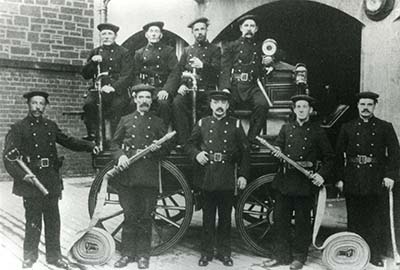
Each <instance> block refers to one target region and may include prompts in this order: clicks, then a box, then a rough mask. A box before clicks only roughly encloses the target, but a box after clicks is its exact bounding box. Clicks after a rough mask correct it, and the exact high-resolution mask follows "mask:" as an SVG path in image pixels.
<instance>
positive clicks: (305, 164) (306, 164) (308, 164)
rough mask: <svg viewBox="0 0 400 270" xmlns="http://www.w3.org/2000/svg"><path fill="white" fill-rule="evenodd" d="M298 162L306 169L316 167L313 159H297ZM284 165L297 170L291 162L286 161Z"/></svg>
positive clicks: (288, 168)
mask: <svg viewBox="0 0 400 270" xmlns="http://www.w3.org/2000/svg"><path fill="white" fill-rule="evenodd" d="M296 163H297V164H299V165H300V166H301V167H303V168H305V169H313V168H314V163H313V162H312V161H296ZM283 166H284V168H285V169H287V170H293V169H295V170H297V169H296V168H295V167H293V166H292V165H290V164H289V163H284V164H283Z"/></svg>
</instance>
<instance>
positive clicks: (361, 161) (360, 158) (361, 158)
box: [357, 155, 367, 165]
mask: <svg viewBox="0 0 400 270" xmlns="http://www.w3.org/2000/svg"><path fill="white" fill-rule="evenodd" d="M357 157H358V163H359V164H361V165H365V164H367V156H365V155H358V156H357Z"/></svg>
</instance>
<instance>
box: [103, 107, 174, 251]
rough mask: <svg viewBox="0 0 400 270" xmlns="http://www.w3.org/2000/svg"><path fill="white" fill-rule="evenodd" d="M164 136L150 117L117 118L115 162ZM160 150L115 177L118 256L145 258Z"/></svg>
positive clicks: (159, 122) (162, 151) (161, 127)
mask: <svg viewBox="0 0 400 270" xmlns="http://www.w3.org/2000/svg"><path fill="white" fill-rule="evenodd" d="M165 133H166V127H165V125H164V123H163V121H162V120H161V119H160V118H158V117H157V116H154V115H153V114H152V113H145V114H144V115H141V114H140V113H139V112H137V111H135V112H134V113H132V114H128V115H126V116H123V117H122V118H121V121H120V122H119V124H118V127H117V130H116V131H115V134H114V137H113V139H112V141H111V150H112V151H113V156H114V158H115V159H117V160H118V158H119V157H120V156H121V155H123V154H125V155H127V156H128V157H131V156H133V155H135V154H136V153H137V151H140V150H142V149H144V148H146V147H148V146H150V145H151V144H152V142H153V141H154V140H158V139H160V138H161V137H163V136H164V135H165ZM166 152H167V148H165V147H163V148H161V149H160V150H158V151H156V152H151V153H149V154H147V155H146V156H145V157H143V158H141V159H139V160H138V161H136V162H135V163H134V164H133V165H131V166H130V167H129V168H128V169H127V170H125V171H123V172H122V173H121V175H120V177H118V183H116V184H117V189H118V194H119V200H120V203H121V206H122V208H123V210H124V215H125V221H124V223H123V229H122V255H123V256H130V257H133V256H136V255H137V256H141V257H149V255H150V249H151V228H152V227H151V212H152V211H153V210H154V207H155V205H156V201H157V194H158V189H157V187H158V183H159V182H158V181H159V174H160V168H159V161H160V159H161V158H162V157H163V156H164V155H165V154H166Z"/></svg>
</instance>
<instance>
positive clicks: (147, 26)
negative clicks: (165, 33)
mask: <svg viewBox="0 0 400 270" xmlns="http://www.w3.org/2000/svg"><path fill="white" fill-rule="evenodd" d="M152 26H157V27H158V28H160V30H163V27H164V22H160V21H157V22H150V23H148V24H145V25H143V30H144V31H147V30H149V28H150V27H152Z"/></svg>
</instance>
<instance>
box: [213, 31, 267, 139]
mask: <svg viewBox="0 0 400 270" xmlns="http://www.w3.org/2000/svg"><path fill="white" fill-rule="evenodd" d="M261 53H262V52H261V45H260V44H259V43H257V42H255V41H254V40H253V39H247V38H244V37H241V38H239V39H238V40H235V41H232V42H230V43H228V44H227V45H226V46H225V47H223V50H222V57H221V75H220V79H219V88H220V89H225V88H227V89H229V90H231V92H232V96H233V100H234V104H232V105H234V106H233V107H243V106H247V109H248V108H250V109H251V110H252V111H253V114H252V116H251V119H250V130H249V134H248V137H249V139H250V141H251V142H254V141H255V136H257V135H258V134H259V133H260V131H261V129H262V128H263V127H264V126H265V121H266V117H267V112H268V103H267V101H266V99H265V97H264V95H263V94H262V92H261V91H260V89H259V88H258V86H257V79H258V78H259V77H260V76H261V71H262V64H261Z"/></svg>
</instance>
